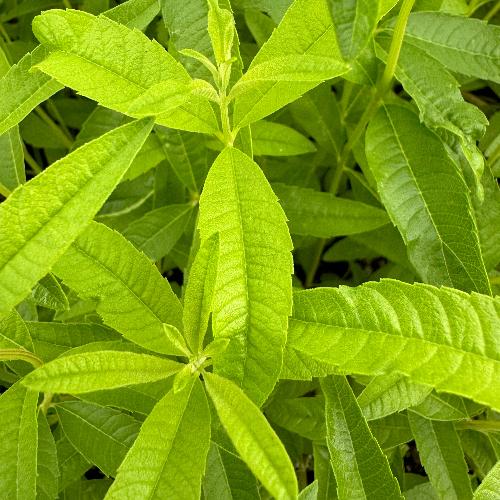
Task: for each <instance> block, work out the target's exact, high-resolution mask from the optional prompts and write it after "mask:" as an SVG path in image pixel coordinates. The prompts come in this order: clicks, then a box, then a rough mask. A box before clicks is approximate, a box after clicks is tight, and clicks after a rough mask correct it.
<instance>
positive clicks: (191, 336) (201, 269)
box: [182, 233, 221, 353]
mask: <svg viewBox="0 0 500 500" xmlns="http://www.w3.org/2000/svg"><path fill="white" fill-rule="evenodd" d="M218 259H219V235H218V233H215V234H214V235H213V236H211V237H210V238H209V239H208V240H206V241H205V243H204V244H203V245H201V247H200V248H199V250H198V252H197V253H196V257H195V258H194V261H193V264H192V265H191V268H190V270H189V276H188V282H187V285H186V289H185V293H184V309H183V316H182V317H183V324H184V337H185V338H186V342H187V343H188V345H189V347H190V348H191V350H192V352H193V353H198V352H200V350H201V348H202V347H203V340H204V338H205V333H206V332H207V328H208V320H209V317H210V314H211V312H212V310H213V297H214V290H215V283H216V277H217V265H218ZM219 340H221V339H219Z"/></svg>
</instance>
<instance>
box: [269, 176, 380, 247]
mask: <svg viewBox="0 0 500 500" xmlns="http://www.w3.org/2000/svg"><path fill="white" fill-rule="evenodd" d="M273 189H274V192H275V193H276V195H277V196H278V198H279V200H280V203H281V206H282V207H283V210H284V211H285V214H286V216H287V218H288V226H289V228H290V232H291V233H292V234H301V235H309V236H316V237H318V238H333V237H334V236H344V235H348V234H356V233H363V232H365V231H371V230H373V229H377V228H378V227H381V226H384V225H385V224H387V223H388V222H389V217H388V216H387V214H386V213H385V211H383V210H381V209H379V208H376V207H373V206H371V205H367V204H365V203H361V202H359V201H354V200H347V199H345V198H339V197H337V196H334V195H333V194H331V193H323V192H320V191H314V190H313V189H308V188H302V187H299V186H287V185H286V184H273Z"/></svg>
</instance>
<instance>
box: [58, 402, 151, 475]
mask: <svg viewBox="0 0 500 500" xmlns="http://www.w3.org/2000/svg"><path fill="white" fill-rule="evenodd" d="M56 409H57V415H58V417H59V422H60V423H61V426H62V429H63V432H64V435H65V436H66V437H67V438H68V440H69V441H70V443H71V444H72V445H73V446H74V447H75V449H77V450H78V452H79V453H81V454H82V455H83V456H84V457H85V459H86V460H88V461H89V462H90V463H92V464H95V465H97V466H98V467H99V469H100V470H101V471H102V472H104V473H105V474H106V475H107V476H112V477H114V476H115V475H116V471H117V469H118V466H119V465H120V464H121V462H122V460H123V459H124V458H125V455H126V454H127V452H128V450H129V449H130V447H131V446H132V443H133V442H134V441H135V438H136V437H137V434H138V433H139V429H140V427H141V424H140V422H138V421H137V420H135V419H134V418H132V417H131V416H129V415H127V414H125V413H122V412H121V411H118V410H114V409H112V408H106V407H105V406H100V405H97V404H93V403H87V402H84V401H66V402H62V403H58V404H57V406H56Z"/></svg>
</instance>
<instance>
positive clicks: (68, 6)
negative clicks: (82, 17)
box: [63, 0, 73, 9]
mask: <svg viewBox="0 0 500 500" xmlns="http://www.w3.org/2000/svg"><path fill="white" fill-rule="evenodd" d="M63 5H64V6H65V7H66V8H67V9H72V8H73V7H72V6H71V3H70V1H69V0H63Z"/></svg>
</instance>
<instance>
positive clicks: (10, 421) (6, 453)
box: [0, 383, 38, 500]
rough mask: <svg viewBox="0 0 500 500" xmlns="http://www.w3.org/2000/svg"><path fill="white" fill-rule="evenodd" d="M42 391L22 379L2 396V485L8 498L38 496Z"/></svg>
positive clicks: (30, 499)
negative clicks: (37, 390) (39, 420)
mask: <svg viewBox="0 0 500 500" xmlns="http://www.w3.org/2000/svg"><path fill="white" fill-rule="evenodd" d="M37 401H38V393H37V392H35V391H32V390H30V389H26V388H25V387H23V386H22V385H20V384H19V383H17V384H15V385H13V386H12V387H10V388H9V389H8V390H7V391H5V392H4V393H3V394H2V395H1V396H0V414H1V415H2V425H1V426H0V457H1V459H0V485H1V492H2V493H1V494H2V496H3V497H4V498H5V499H7V498H8V499H15V500H35V497H36V483H37V479H36V473H37V446H38V430H37V429H38V427H37V415H36V413H37V408H36V405H37Z"/></svg>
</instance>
